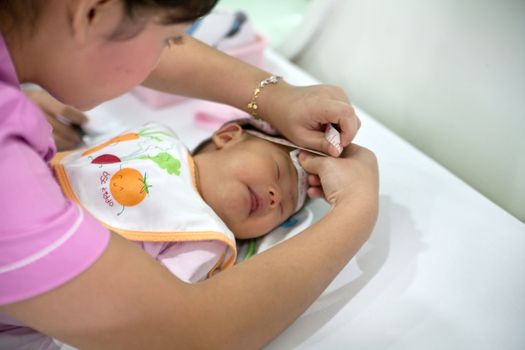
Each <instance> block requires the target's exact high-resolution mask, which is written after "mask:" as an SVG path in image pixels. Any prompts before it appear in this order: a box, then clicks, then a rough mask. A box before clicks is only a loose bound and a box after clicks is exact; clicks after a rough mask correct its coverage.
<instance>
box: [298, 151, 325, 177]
mask: <svg viewBox="0 0 525 350" xmlns="http://www.w3.org/2000/svg"><path fill="white" fill-rule="evenodd" d="M322 159H323V157H322V156H316V155H314V154H312V153H310V152H307V151H301V153H299V162H300V163H301V166H302V167H303V169H304V170H305V171H306V172H307V173H309V174H314V175H318V174H319V171H320V168H321V163H322Z"/></svg>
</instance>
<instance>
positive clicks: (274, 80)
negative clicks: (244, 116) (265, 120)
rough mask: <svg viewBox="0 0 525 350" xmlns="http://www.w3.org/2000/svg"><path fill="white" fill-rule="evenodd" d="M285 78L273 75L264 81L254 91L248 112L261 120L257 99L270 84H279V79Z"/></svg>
mask: <svg viewBox="0 0 525 350" xmlns="http://www.w3.org/2000/svg"><path fill="white" fill-rule="evenodd" d="M282 78H283V77H280V76H278V75H272V76H270V77H268V78H266V79H264V80H262V81H261V82H260V83H259V85H257V87H256V88H255V89H254V90H253V95H252V100H251V101H250V103H248V111H249V112H250V114H251V115H252V116H253V117H254V118H259V115H258V114H257V109H259V106H258V105H257V97H259V94H260V93H261V91H262V89H264V87H265V86H266V85H269V84H277V83H278V82H279V79H282Z"/></svg>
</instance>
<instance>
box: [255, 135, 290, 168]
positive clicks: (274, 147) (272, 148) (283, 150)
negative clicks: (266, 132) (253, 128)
mask: <svg viewBox="0 0 525 350" xmlns="http://www.w3.org/2000/svg"><path fill="white" fill-rule="evenodd" d="M247 137H249V138H250V139H251V140H253V141H255V142H257V143H258V145H257V146H258V147H259V148H260V149H262V150H263V151H264V152H265V153H267V154H268V153H271V154H274V155H275V156H280V157H283V158H284V159H285V160H286V161H287V162H290V163H291V162H292V159H291V158H290V152H291V151H293V150H294V149H295V148H293V147H289V146H285V145H280V144H278V143H275V142H271V141H268V140H263V139H261V138H258V137H256V136H253V135H247Z"/></svg>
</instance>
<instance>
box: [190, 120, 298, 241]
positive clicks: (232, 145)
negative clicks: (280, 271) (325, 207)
mask: <svg viewBox="0 0 525 350" xmlns="http://www.w3.org/2000/svg"><path fill="white" fill-rule="evenodd" d="M293 150H294V149H293V148H291V147H288V146H284V145H280V144H277V143H274V142H270V141H267V140H265V139H262V138H260V137H256V136H253V135H252V134H250V133H249V131H248V132H247V131H246V130H244V129H243V127H241V126H240V125H239V124H238V123H229V124H226V125H224V126H222V127H221V128H220V129H219V130H217V131H216V132H215V133H214V135H213V136H212V138H211V139H210V140H209V141H208V142H205V143H203V144H201V145H200V146H199V147H198V148H197V149H196V150H195V151H194V160H195V165H196V168H197V185H198V188H199V191H200V193H201V195H202V197H203V198H204V200H205V201H206V203H207V204H208V205H209V206H210V207H211V208H212V209H213V210H214V211H215V212H216V213H217V215H218V216H219V217H220V218H221V219H222V220H223V221H224V223H225V224H226V225H227V226H228V227H229V228H230V229H231V230H232V232H233V233H234V235H235V236H236V237H237V238H240V239H247V238H253V237H258V236H261V235H264V234H266V233H268V232H269V231H271V230H272V229H273V228H275V227H277V226H278V225H280V224H281V223H282V222H284V221H285V220H286V219H288V218H289V217H290V216H291V215H292V214H293V213H295V212H296V211H297V210H298V209H299V208H300V207H301V206H302V204H303V203H304V200H305V195H306V189H305V188H304V187H305V176H306V175H305V174H304V173H303V171H302V170H300V171H299V174H298V170H297V168H296V166H298V165H294V161H293V159H292V158H293V157H294V155H293V154H292V155H291V154H290V152H291V151H293ZM298 184H300V185H298Z"/></svg>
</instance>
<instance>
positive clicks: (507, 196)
mask: <svg viewBox="0 0 525 350" xmlns="http://www.w3.org/2000/svg"><path fill="white" fill-rule="evenodd" d="M297 63H299V64H300V65H301V66H302V67H304V68H305V69H306V70H308V71H310V72H311V73H312V74H313V75H314V76H316V77H318V78H319V79H321V80H323V81H325V82H329V83H334V84H338V85H342V86H344V87H345V89H346V91H347V92H348V94H349V96H350V98H351V100H352V101H354V102H355V103H356V104H357V105H359V106H360V107H361V108H363V109H364V110H366V111H367V112H369V113H370V114H371V115H372V116H375V117H376V118H377V119H378V120H380V121H381V122H382V123H384V124H385V125H386V126H388V127H389V128H391V129H392V130H394V131H395V132H397V133H398V134H400V135H401V136H402V137H404V138H405V139H407V140H408V141H409V142H411V143H413V144H414V145H415V146H416V147H418V148H420V149H421V150H423V151H424V152H425V153H427V154H428V155H429V156H431V157H433V158H434V159H436V160H437V161H438V162H440V163H441V164H443V165H444V166H445V167H447V168H448V169H450V170H451V171H452V172H453V173H455V174H456V175H458V176H459V177H460V178H462V179H464V180H465V181H466V182H468V183H469V184H470V185H472V186H473V187H475V188H476V189H478V190H479V191H480V192H482V193H483V194H484V195H485V196H487V197H488V198H490V199H492V200H493V201H494V202H496V203H497V204H499V205H500V206H501V207H503V208H505V209H506V210H508V211H509V212H511V213H512V214H514V215H515V216H517V217H518V218H520V219H521V220H522V221H525V0H499V1H498V0H492V1H491V0H478V1H476V0H397V1H394V0H338V4H337V5H336V6H335V9H334V11H332V12H331V13H330V15H329V17H328V18H327V19H326V21H325V23H324V25H323V28H322V29H321V31H320V32H319V33H317V35H316V36H315V38H314V39H313V41H312V42H311V43H310V44H309V45H308V46H307V48H306V49H305V50H304V51H303V52H302V54H301V55H300V56H299V57H298V59H297Z"/></svg>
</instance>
